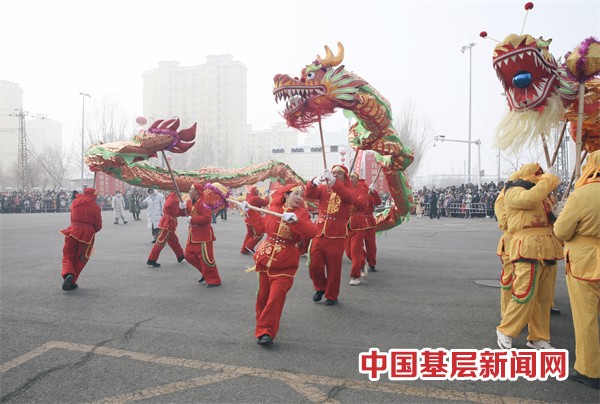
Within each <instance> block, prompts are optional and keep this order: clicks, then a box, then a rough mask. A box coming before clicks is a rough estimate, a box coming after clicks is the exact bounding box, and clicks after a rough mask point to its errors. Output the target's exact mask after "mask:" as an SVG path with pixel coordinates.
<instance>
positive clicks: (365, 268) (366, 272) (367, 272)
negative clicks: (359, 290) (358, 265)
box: [360, 266, 369, 278]
mask: <svg viewBox="0 0 600 404" xmlns="http://www.w3.org/2000/svg"><path fill="white" fill-rule="evenodd" d="M368 274H369V270H368V269H367V267H366V266H365V267H363V269H361V270H360V277H361V278H366V277H367V275H368Z"/></svg>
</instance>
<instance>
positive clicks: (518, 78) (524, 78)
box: [512, 71, 531, 88]
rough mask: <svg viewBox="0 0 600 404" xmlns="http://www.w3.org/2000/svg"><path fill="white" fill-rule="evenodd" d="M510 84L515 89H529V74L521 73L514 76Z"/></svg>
mask: <svg viewBox="0 0 600 404" xmlns="http://www.w3.org/2000/svg"><path fill="white" fill-rule="evenodd" d="M512 82H513V84H514V85H515V87H517V88H526V87H529V86H530V85H531V73H529V72H523V71H521V72H519V73H517V74H515V76H514V77H513V79H512Z"/></svg>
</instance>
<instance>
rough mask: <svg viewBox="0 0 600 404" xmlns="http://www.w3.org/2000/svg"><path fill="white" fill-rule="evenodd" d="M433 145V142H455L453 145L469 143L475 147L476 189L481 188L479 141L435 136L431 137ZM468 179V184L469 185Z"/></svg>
mask: <svg viewBox="0 0 600 404" xmlns="http://www.w3.org/2000/svg"><path fill="white" fill-rule="evenodd" d="M433 141H434V144H435V142H455V143H469V146H471V143H473V144H476V145H477V189H480V188H481V140H479V139H477V140H455V139H446V135H436V136H434V137H433ZM470 182H471V181H470V179H469V181H468V183H470Z"/></svg>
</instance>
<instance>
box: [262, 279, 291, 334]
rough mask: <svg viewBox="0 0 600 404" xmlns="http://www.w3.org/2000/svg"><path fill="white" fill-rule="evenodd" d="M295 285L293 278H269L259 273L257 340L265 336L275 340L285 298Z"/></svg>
mask: <svg viewBox="0 0 600 404" xmlns="http://www.w3.org/2000/svg"><path fill="white" fill-rule="evenodd" d="M293 284H294V278H293V277H291V276H286V275H282V276H269V275H267V273H266V272H259V273H258V294H257V295H256V329H255V331H254V335H255V336H256V338H259V337H260V336H262V335H265V334H267V335H269V336H270V337H271V338H275V336H276V335H277V331H278V330H279V320H281V313H282V311H283V305H284V304H285V297H286V295H287V292H288V291H289V290H290V289H291V288H292V285H293Z"/></svg>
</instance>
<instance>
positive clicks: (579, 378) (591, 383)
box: [569, 369, 600, 390]
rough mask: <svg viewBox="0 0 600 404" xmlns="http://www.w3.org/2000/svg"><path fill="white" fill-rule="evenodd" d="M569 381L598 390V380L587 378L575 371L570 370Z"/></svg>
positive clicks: (599, 380)
mask: <svg viewBox="0 0 600 404" xmlns="http://www.w3.org/2000/svg"><path fill="white" fill-rule="evenodd" d="M569 380H573V381H574V382H578V383H581V384H584V385H586V386H588V387H591V388H593V389H596V390H600V378H598V377H595V378H593V377H587V376H585V375H582V374H581V373H579V372H578V371H576V370H575V369H571V371H570V372H569Z"/></svg>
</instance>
